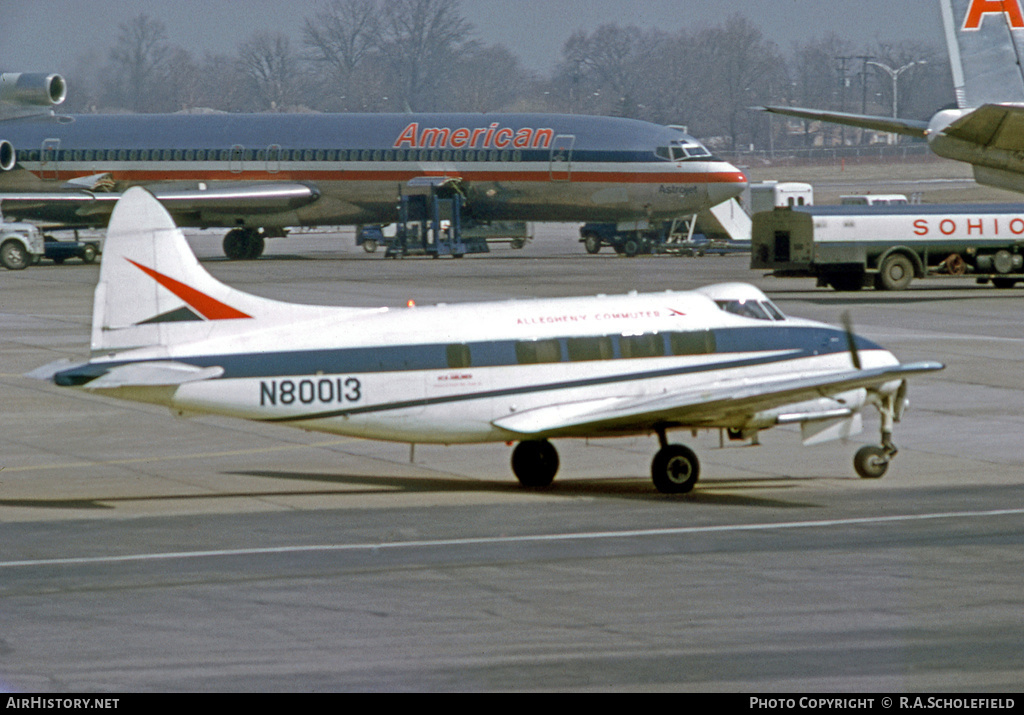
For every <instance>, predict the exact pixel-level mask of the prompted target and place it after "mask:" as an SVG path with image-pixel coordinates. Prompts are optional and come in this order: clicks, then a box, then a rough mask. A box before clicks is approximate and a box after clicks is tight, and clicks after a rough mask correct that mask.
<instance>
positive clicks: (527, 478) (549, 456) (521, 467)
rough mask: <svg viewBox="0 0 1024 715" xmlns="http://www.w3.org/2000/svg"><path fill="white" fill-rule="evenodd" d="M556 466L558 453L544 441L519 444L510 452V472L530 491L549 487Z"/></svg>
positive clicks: (555, 471)
mask: <svg viewBox="0 0 1024 715" xmlns="http://www.w3.org/2000/svg"><path fill="white" fill-rule="evenodd" d="M558 464H559V462H558V451H557V450H555V448H554V447H553V446H552V445H551V443H550V442H548V441H547V440H546V439H544V440H537V441H532V442H520V443H519V445H518V446H516V448H515V449H514V450H513V451H512V472H513V473H515V475H516V479H518V480H519V483H520V484H522V485H523V486H524V487H529V488H531V489H536V488H539V487H549V486H551V482H553V481H554V480H555V474H557V473H558Z"/></svg>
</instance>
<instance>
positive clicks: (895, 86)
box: [865, 60, 928, 144]
mask: <svg viewBox="0 0 1024 715" xmlns="http://www.w3.org/2000/svg"><path fill="white" fill-rule="evenodd" d="M865 64H869V65H874V66H875V67H878V68H879V69H882V70H885V72H886V73H887V74H888V75H889V77H890V78H891V79H892V118H893V119H898V118H899V106H900V104H899V101H900V100H899V95H900V75H901V74H903V73H904V72H906V71H907V70H909V69H913V68H914V67H916V66H917V65H926V64H928V63H927V62H926V61H924V60H918V61H916V62H910V63H908V64H905V65H903V66H902V67H900V68H899V69H893V68H892V67H890V66H889V65H886V64H882V63H881V62H875V61H874V60H869V61H868V62H866V63H865ZM892 137H893V141H892V142H891V143H892V144H895V143H896V142H897V141H899V139H898V138H897V136H896V135H895V134H893V135H892Z"/></svg>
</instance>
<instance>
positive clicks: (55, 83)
mask: <svg viewBox="0 0 1024 715" xmlns="http://www.w3.org/2000/svg"><path fill="white" fill-rule="evenodd" d="M67 94H68V85H67V82H65V81H64V78H63V77H61V76H60V75H59V74H44V73H42V72H4V73H3V74H0V103H4V104H15V105H18V106H22V107H53V106H56V105H58V104H60V103H61V102H63V101H64V98H65V97H67Z"/></svg>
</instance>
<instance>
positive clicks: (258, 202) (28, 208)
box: [0, 181, 320, 224]
mask: <svg viewBox="0 0 1024 715" xmlns="http://www.w3.org/2000/svg"><path fill="white" fill-rule="evenodd" d="M146 188H147V189H148V190H149V191H150V192H151V193H152V194H153V195H154V196H156V198H157V200H158V201H160V203H162V204H163V205H164V207H165V208H166V209H167V210H168V211H170V212H171V213H172V214H185V213H200V212H201V213H203V214H207V215H209V214H246V215H255V214H274V213H280V212H284V211H294V210H295V209H298V208H301V207H302V206H306V205H308V204H311V203H313V202H314V201H316V200H317V199H319V198H320V192H319V190H318V189H316V188H315V187H313V186H307V185H306V184H301V183H296V182H230V181H225V182H210V183H208V184H206V186H205V188H190V189H183V188H178V187H172V186H160V185H153V186H147V187H146ZM121 196H122V194H121V193H119V192H106V191H89V190H86V189H82V188H79V187H78V185H77V184H74V183H70V182H69V183H68V184H67V185H66V188H65V189H64V190H57V191H48V192H36V193H32V192H24V193H0V208H2V210H3V212H4V213H5V214H7V215H8V216H12V217H15V218H35V219H37V220H38V219H42V220H47V221H56V222H60V223H66V224H74V223H76V222H78V223H96V217H105V216H107V215H109V214H110V212H112V211H113V210H114V205H115V204H116V203H117V201H118V199H120V198H121Z"/></svg>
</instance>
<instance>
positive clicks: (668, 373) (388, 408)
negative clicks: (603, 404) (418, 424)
mask: <svg viewBox="0 0 1024 715" xmlns="http://www.w3.org/2000/svg"><path fill="white" fill-rule="evenodd" d="M802 357H807V353H804V352H802V351H797V350H794V351H791V352H790V353H788V354H784V355H777V354H776V355H768V356H763V355H762V356H758V357H746V358H739V359H735V360H729V361H726V362H716V363H712V364H704V365H690V366H687V367H672V368H665V369H662V370H649V371H646V372H628V373H622V374H619V375H606V376H603V377H592V378H585V379H578V380H565V381H562V382H548V383H542V384H538V385H525V386H518V387H509V388H505V389H502V390H488V391H485V392H473V393H464V394H461V395H446V396H444V397H424V398H421V399H417V400H403V401H400V402H386V403H382V404H379V405H368V406H366V407H354V408H350V409H345V410H331V411H326V412H314V413H307V414H303V415H297V416H292V417H276V418H273V419H266V420H260V421H261V422H305V421H307V420H325V419H331V418H333V417H351V416H353V415H362V414H369V413H374V412H393V411H395V410H404V409H407V408H411V407H428V406H433V405H444V404H451V403H453V402H471V401H473V400H483V399H488V398H492V397H510V396H512V395H529V394H532V393H535V392H547V391H549V390H571V389H573V388H579V387H595V386H597V385H614V384H617V383H621V382H635V381H637V380H653V379H656V378H659V377H676V376H679V375H689V374H695V373H701V372H714V371H716V370H729V369H733V368H739V367H751V366H753V365H768V364H771V363H777V362H784V361H787V360H796V359H799V358H802Z"/></svg>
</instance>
